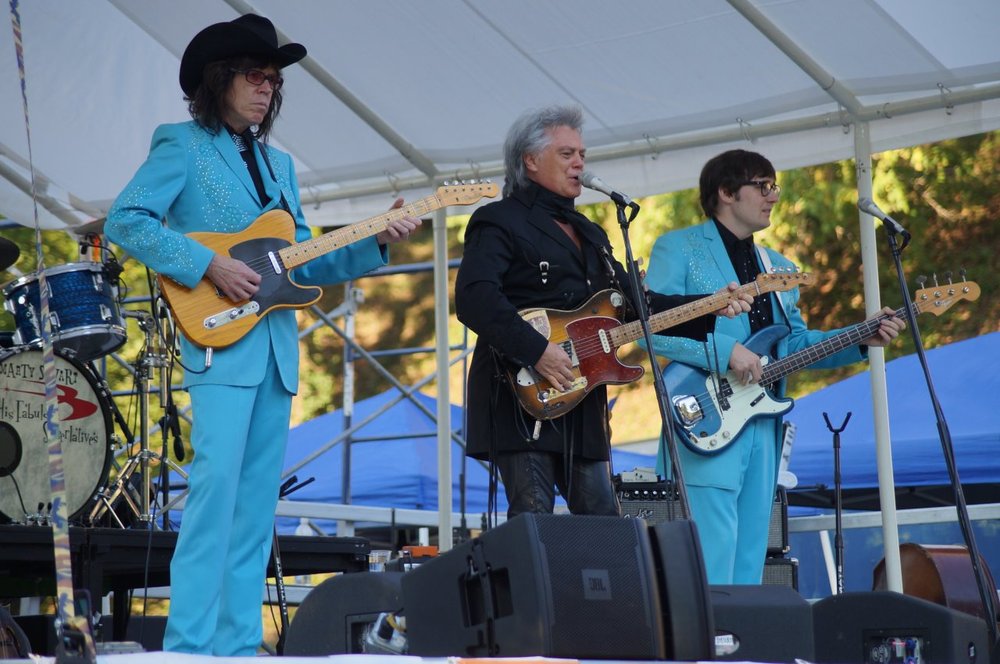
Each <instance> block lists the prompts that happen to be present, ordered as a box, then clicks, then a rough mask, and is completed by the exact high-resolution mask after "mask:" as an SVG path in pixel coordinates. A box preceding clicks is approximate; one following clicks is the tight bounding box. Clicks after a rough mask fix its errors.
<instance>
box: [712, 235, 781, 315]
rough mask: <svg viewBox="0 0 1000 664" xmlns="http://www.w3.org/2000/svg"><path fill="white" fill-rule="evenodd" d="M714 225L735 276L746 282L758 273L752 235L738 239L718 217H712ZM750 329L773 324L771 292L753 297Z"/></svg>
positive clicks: (758, 266)
mask: <svg viewBox="0 0 1000 664" xmlns="http://www.w3.org/2000/svg"><path fill="white" fill-rule="evenodd" d="M713 221H714V222H715V227H716V228H717V229H718V231H719V236H720V237H721V238H722V244H723V245H725V247H726V253H728V254H729V260H730V261H731V262H732V264H733V269H734V270H736V278H737V279H739V281H740V283H741V284H748V283H750V282H751V281H753V280H754V279H756V278H757V275H759V274H760V265H759V264H758V262H757V248H756V247H754V244H753V236H752V235H751V236H750V237H748V238H744V239H742V240H741V239H740V238H738V237H736V234H735V233H733V232H732V231H731V230H729V229H728V228H726V227H725V226H724V225H722V224H721V223H719V220H718V219H713ZM748 315H749V316H750V331H751V332H757V331H758V330H762V329H763V328H765V327H768V326H769V325H773V324H774V312H773V311H772V309H771V294H770V293H765V294H764V295H761V296H758V297H755V298H754V300H753V304H751V305H750V313H749V314H748Z"/></svg>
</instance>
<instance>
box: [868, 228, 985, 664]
mask: <svg viewBox="0 0 1000 664" xmlns="http://www.w3.org/2000/svg"><path fill="white" fill-rule="evenodd" d="M883 226H884V227H885V229H886V235H887V237H888V240H889V249H890V251H891V252H892V260H893V263H894V264H895V266H896V276H897V277H898V279H899V289H900V292H901V293H902V295H903V304H904V306H905V311H906V323H907V325H909V326H910V331H911V334H912V336H913V344H914V346H915V348H916V352H917V358H918V359H919V360H920V368H921V370H922V371H923V374H924V380H925V382H926V383H927V394H928V396H929V397H930V399H931V405H932V407H933V409H934V418H935V420H936V421H937V430H938V438H939V439H940V440H941V451H942V452H943V453H944V460H945V464H946V465H947V467H948V477H949V479H950V480H951V486H952V489H953V490H954V492H955V510H956V512H957V514H958V524H959V527H960V528H961V530H962V536H963V538H964V539H965V544H966V547H967V548H968V550H969V558H970V560H971V562H972V571H973V573H974V574H975V577H976V585H977V586H978V588H979V598H980V600H981V601H982V603H983V613H984V616H985V620H986V629H987V630H988V631H989V638H990V646H991V648H992V650H991V652H990V661H991V662H1000V632H998V628H997V613H996V603H995V600H996V597H997V595H996V590H995V589H993V588H988V587H987V584H986V576H985V573H984V571H983V567H982V558H981V557H980V555H979V549H978V547H977V546H976V536H975V533H973V531H972V522H971V521H970V520H969V510H968V507H967V506H966V503H965V492H964V491H963V490H962V482H961V480H960V479H959V477H958V468H957V466H956V465H955V449H954V446H953V445H952V440H951V431H950V430H949V429H948V422H947V421H946V420H945V416H944V411H943V410H942V408H941V402H940V401H939V400H938V397H937V392H936V391H935V390H934V381H933V379H932V378H931V372H930V367H929V366H928V364H927V357H926V355H925V354H924V346H923V341H922V340H921V338H920V329H919V328H918V327H917V316H916V313H915V312H914V311H913V302H912V300H911V299H910V291H909V289H908V288H907V287H906V277H905V275H904V273H903V264H902V261H901V260H900V254H901V253H902V251H903V248H905V247H906V245H907V244H908V238H907V237H906V236H905V235H904V243H903V246H902V247H899V246H898V244H897V242H896V235H897V233H898V232H900V231H901V230H902V228H901V227H900V228H896V227H895V226H894V225H892V224H883ZM896 226H898V225H896ZM904 232H905V231H904Z"/></svg>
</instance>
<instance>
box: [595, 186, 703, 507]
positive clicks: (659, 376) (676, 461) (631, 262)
mask: <svg viewBox="0 0 1000 664" xmlns="http://www.w3.org/2000/svg"><path fill="white" fill-rule="evenodd" d="M612 200H613V201H614V203H615V208H616V209H617V211H618V225H619V226H620V227H621V229H622V239H623V240H624V243H625V266H626V268H627V272H628V276H629V285H630V286H631V289H632V300H633V301H634V302H635V307H636V312H637V313H638V315H639V326H640V327H641V328H642V338H643V339H644V340H645V342H646V354H647V355H648V356H649V365H650V370H651V371H652V373H653V389H654V390H655V391H656V404H657V406H658V407H659V409H660V422H661V425H662V428H663V437H664V439H665V441H664V442H665V444H666V448H667V454H669V455H670V470H671V473H672V478H673V482H674V486H675V489H676V491H677V499H678V504H679V506H680V517H681V518H683V519H687V520H690V519H691V508H690V505H689V504H688V497H687V488H686V486H685V484H684V473H683V471H682V470H681V462H680V457H679V456H678V455H677V442H676V440H675V439H674V427H673V419H672V417H671V414H670V407H669V406H668V404H669V403H670V395H669V394H668V393H667V386H666V385H665V384H664V382H663V372H662V371H661V370H660V364H659V362H657V359H656V353H655V351H654V350H653V335H652V332H650V329H649V307H648V306H646V292H645V289H644V288H643V286H642V283H641V282H640V280H639V266H638V265H636V262H635V258H634V257H633V254H632V241H631V240H630V239H629V234H628V228H629V224H630V223H631V222H632V220H633V219H635V217H636V215H637V214H638V213H639V204H638V203H636V202H634V201H627V200H623V199H622V198H621V197H620V196H619V197H614V196H612ZM626 209H627V210H628V214H626ZM664 461H665V459H664ZM664 465H666V464H664Z"/></svg>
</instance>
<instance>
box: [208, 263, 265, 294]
mask: <svg viewBox="0 0 1000 664" xmlns="http://www.w3.org/2000/svg"><path fill="white" fill-rule="evenodd" d="M205 276H206V277H208V279H209V280H210V281H211V282H212V283H213V284H215V287H216V288H218V289H219V291H220V292H221V293H222V294H223V295H225V296H226V297H228V298H229V299H230V300H232V301H233V302H240V301H242V300H247V299H250V297H252V296H253V294H254V293H256V292H257V290H258V289H259V288H260V279H261V277H260V275H259V274H257V273H256V272H254V271H253V270H251V269H250V268H249V267H248V266H247V264H246V263H244V262H243V261H241V260H237V259H235V258H230V257H229V256H223V255H222V254H215V256H214V257H213V258H212V262H211V263H209V264H208V269H207V270H205Z"/></svg>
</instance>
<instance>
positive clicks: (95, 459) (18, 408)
mask: <svg viewBox="0 0 1000 664" xmlns="http://www.w3.org/2000/svg"><path fill="white" fill-rule="evenodd" d="M87 238H88V239H87V240H86V241H85V242H81V255H82V256H83V255H86V256H87V257H88V258H93V259H94V260H82V261H80V262H76V263H69V264H66V265H60V266H57V267H52V268H47V269H46V270H45V271H44V275H45V292H46V295H47V296H48V304H49V323H50V329H51V338H52V345H53V347H54V349H55V370H56V384H57V399H58V416H59V437H60V442H61V447H62V453H63V467H64V469H65V474H66V478H65V480H66V500H67V506H66V507H67V514H69V517H70V520H71V522H73V523H75V524H80V525H87V526H90V525H104V524H107V525H116V526H118V527H127V525H129V524H134V523H135V521H138V522H140V523H141V524H143V525H145V527H151V526H153V514H152V510H153V509H154V508H155V504H153V502H152V501H154V500H155V496H154V495H153V490H152V488H151V474H150V468H149V465H150V464H149V462H150V461H151V460H156V459H158V460H160V461H162V462H164V464H165V465H166V466H172V467H173V468H174V469H175V470H177V471H178V472H180V473H181V474H182V475H183V474H184V473H183V471H182V470H181V469H180V468H179V467H178V466H176V464H174V463H173V462H172V461H171V460H170V459H169V458H165V450H164V455H163V456H161V455H159V454H156V453H155V452H153V451H151V450H150V449H149V447H148V443H147V438H148V435H149V427H148V422H147V419H148V394H149V377H150V374H151V373H152V371H153V369H155V368H159V369H160V371H161V372H167V371H168V364H169V363H170V362H171V360H172V356H168V355H167V354H164V353H153V352H150V349H151V348H153V347H154V345H156V346H159V344H153V343H152V340H153V335H154V334H155V333H156V332H157V331H158V330H157V324H156V321H155V320H154V317H153V316H152V315H151V314H149V313H147V312H144V311H126V310H124V309H123V308H122V307H121V301H120V292H121V291H122V289H121V288H120V285H121V283H120V277H121V272H122V269H121V266H120V264H119V263H118V261H117V260H116V259H115V258H114V256H113V254H111V253H110V252H108V251H107V250H106V249H105V248H103V247H101V245H100V243H99V241H98V238H97V236H96V235H90V234H88V235H87ZM93 247H96V248H97V251H96V252H95V251H92V250H90V249H91V248H93ZM93 254H96V255H93ZM18 256H19V251H18V248H17V245H15V244H14V243H12V242H10V241H9V240H6V239H3V238H0V271H5V270H7V269H8V268H10V267H11V266H12V265H14V264H15V263H16V261H17V259H18ZM2 292H3V297H4V310H6V312H8V313H9V314H11V315H12V316H13V318H14V331H13V332H9V333H3V334H2V335H0V522H13V523H21V524H27V525H37V524H47V523H48V521H49V518H50V511H51V503H50V498H49V496H50V488H49V487H50V478H49V457H48V450H47V445H46V441H45V436H44V433H43V432H44V429H43V425H44V416H45V393H44V392H45V390H44V387H45V384H44V378H43V356H42V328H43V321H42V315H41V286H40V275H39V274H38V273H33V274H28V275H25V276H22V277H19V278H17V279H15V280H14V281H11V282H9V283H7V284H6V285H4V286H3V287H2ZM126 318H135V319H137V320H138V321H139V325H140V328H141V329H142V330H143V331H144V333H145V334H146V344H145V345H144V347H143V350H142V351H140V355H139V358H138V359H137V361H136V362H135V363H134V364H132V363H130V364H129V366H131V367H133V368H134V372H135V376H136V378H137V380H136V384H137V385H138V389H139V393H140V394H139V397H140V399H139V406H140V408H139V410H140V412H139V417H140V426H141V432H140V439H139V451H138V452H137V453H135V454H134V455H133V456H131V457H129V458H128V460H127V461H126V462H125V464H124V465H122V466H121V467H118V466H119V464H118V463H117V460H116V459H115V456H116V454H115V447H116V443H121V438H119V437H118V436H117V434H115V433H114V426H113V420H114V421H115V422H117V423H118V424H119V426H120V428H121V430H122V432H123V433H124V435H125V436H126V438H127V439H128V440H127V441H126V442H125V443H124V445H125V446H126V449H129V450H131V449H133V447H134V442H135V441H134V440H133V436H132V433H131V431H130V430H129V428H128V426H127V423H126V422H125V420H124V418H123V417H122V415H121V413H120V412H119V410H118V408H117V407H116V405H115V401H114V398H113V396H112V392H111V389H110V388H109V386H108V384H107V381H106V380H105V379H104V377H103V376H102V375H101V373H100V372H99V371H98V370H97V368H96V366H95V362H96V361H97V360H100V359H101V358H104V357H106V356H107V355H109V354H111V353H113V352H114V351H116V350H118V349H120V348H121V347H122V346H123V345H124V344H125V342H126V340H127V334H126ZM163 375H167V374H166V373H164V374H163ZM166 383H167V381H162V382H161V398H162V392H163V389H165V388H166V389H168V388H169V385H167V384H166ZM113 467H114V469H115V472H114V473H112V470H113ZM112 474H113V475H114V476H115V479H114V480H113V481H111V477H110V476H111V475H112ZM123 510H127V511H126V512H125V513H124V518H123V514H122V512H123Z"/></svg>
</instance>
